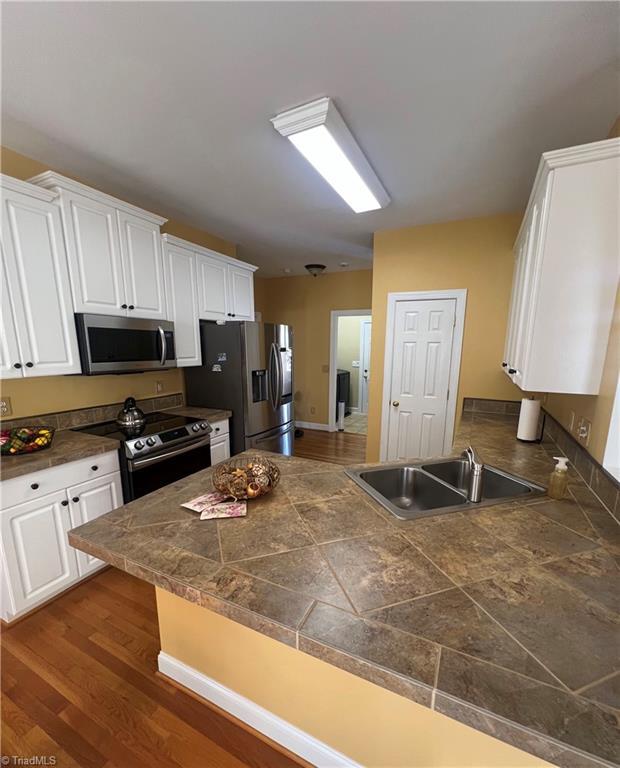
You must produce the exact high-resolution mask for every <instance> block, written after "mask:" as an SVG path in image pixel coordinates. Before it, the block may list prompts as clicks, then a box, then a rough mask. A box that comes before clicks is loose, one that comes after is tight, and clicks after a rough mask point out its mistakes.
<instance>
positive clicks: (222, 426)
mask: <svg viewBox="0 0 620 768" xmlns="http://www.w3.org/2000/svg"><path fill="white" fill-rule="evenodd" d="M209 424H211V426H212V427H213V432H211V440H215V438H216V437H221V436H222V435H227V434H228V419H221V420H220V421H210V422H209Z"/></svg>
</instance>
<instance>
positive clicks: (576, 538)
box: [69, 414, 620, 768]
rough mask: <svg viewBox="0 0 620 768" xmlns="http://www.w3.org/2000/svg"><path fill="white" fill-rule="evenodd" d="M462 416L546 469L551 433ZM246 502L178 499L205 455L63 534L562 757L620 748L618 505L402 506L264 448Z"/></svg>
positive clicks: (508, 457) (188, 494)
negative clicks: (274, 476)
mask: <svg viewBox="0 0 620 768" xmlns="http://www.w3.org/2000/svg"><path fill="white" fill-rule="evenodd" d="M514 432H515V422H514V419H512V418H507V417H493V416H479V415H476V414H470V415H468V416H466V417H464V420H463V423H462V425H461V429H460V432H459V436H458V439H457V444H456V446H455V449H456V450H460V449H461V447H462V445H463V444H465V443H466V442H468V441H469V440H470V439H471V440H472V442H473V443H474V445H475V446H476V448H477V449H479V450H480V452H481V454H482V456H483V458H484V459H485V460H486V461H487V462H488V463H489V464H496V465H498V466H500V467H503V468H505V469H507V470H509V471H510V470H512V471H513V472H515V473H516V474H522V475H524V476H526V477H529V478H532V479H534V480H538V481H542V482H545V480H546V478H547V477H548V474H549V472H550V470H551V468H552V466H553V462H552V460H551V458H550V457H551V454H552V453H554V452H555V451H556V450H557V448H555V447H554V446H553V445H551V444H549V445H546V444H544V443H543V444H542V445H530V444H522V443H518V442H517V441H516V440H515V438H514ZM273 458H274V459H275V461H276V462H277V463H278V465H279V466H280V468H281V471H282V479H281V481H280V484H279V486H278V487H277V488H276V489H275V490H274V491H273V492H272V493H271V494H269V495H268V496H265V497H263V498H262V499H257V500H254V501H252V502H250V509H249V514H248V516H247V518H244V519H237V520H220V521H204V522H201V521H200V520H198V518H197V516H196V515H194V514H193V513H192V512H189V511H188V510H185V509H183V508H181V507H180V506H179V505H180V503H181V502H184V501H187V500H189V499H191V498H193V497H194V496H197V495H199V494H200V493H204V492H206V491H208V490H210V489H211V488H212V485H211V470H210V469H208V470H204V471H202V472H199V473H197V474H195V475H192V476H191V477H188V478H186V479H185V480H182V481H179V482H177V483H174V484H172V485H170V486H168V487H166V488H164V489H161V490H159V491H156V492H155V493H153V494H151V495H149V496H147V497H144V498H142V499H138V500H137V501H134V502H132V503H130V504H127V505H126V506H124V507H121V508H119V509H117V510H114V511H113V512H110V513H109V514H107V515H105V516H103V517H101V518H99V519H98V520H95V521H93V522H91V523H87V524H86V525H84V526H81V527H79V528H76V529H74V530H73V531H72V532H71V533H70V534H69V537H70V541H71V543H72V544H73V545H74V546H75V547H77V548H78V549H81V550H84V551H85V552H89V553H90V554H92V555H94V556H96V557H100V558H101V559H103V560H105V561H107V562H109V563H111V564H112V565H114V566H116V567H117V568H120V569H122V570H125V571H127V572H129V573H131V574H134V575H136V576H137V577H139V578H142V579H144V580H146V581H149V582H150V583H152V584H155V585H157V586H159V587H161V588H163V589H166V590H169V591H171V592H173V593H174V594H177V595H180V596H182V597H184V598H185V599H187V600H190V601H193V602H196V603H199V604H201V605H203V606H205V607H207V608H209V609H211V610H213V611H215V612H217V613H221V614H223V615H225V616H228V617H229V618H231V619H233V620H235V621H238V622H239V623H242V624H245V625H246V626H249V627H252V628H253V629H255V630H257V631H259V632H262V633H264V634H266V635H269V636H271V637H274V638H276V639H277V640H280V641H281V642H284V643H287V644H289V645H292V646H297V647H298V648H299V650H301V651H303V652H305V653H309V654H311V655H313V656H316V657H318V658H320V659H323V660H324V661H326V662H327V663H331V664H334V665H335V666H338V667H341V668H343V669H346V670H348V671H349V672H351V673H353V674H357V675H359V676H360V677H363V678H366V679H368V680H370V681H372V682H374V683H376V684H377V685H380V686H383V687H385V688H388V689H390V690H392V691H395V692H396V693H398V694H400V695H402V696H406V697H408V698H410V699H413V700H414V701H416V702H419V703H421V704H424V705H426V706H429V707H433V708H434V709H435V710H437V711H438V712H442V713H444V714H446V715H448V716H450V717H452V718H455V719H457V720H460V721H462V722H464V723H466V724H468V725H470V726H472V727H474V728H477V729H478V730H482V731H485V732H486V733H489V734H491V735H492V736H495V737H496V738H499V739H502V740H504V741H506V742H509V743H511V744H514V745H515V746H517V747H520V748H522V749H524V750H526V751H529V752H531V753H533V754H536V755H538V756H539V757H541V758H543V759H546V760H548V761H549V762H552V763H555V764H557V765H560V766H566V768H577V767H578V768H593V766H601V765H610V764H614V760H618V756H619V741H618V724H619V720H620V709H618V707H620V700H619V699H620V676H619V674H618V672H617V670H618V650H619V645H620V644H619V643H618V637H619V626H618V625H619V621H620V620H619V616H618V611H619V609H620V608H619V602H620V579H619V571H618V567H617V564H616V562H615V559H614V558H616V557H618V555H620V536H619V531H620V528H619V527H618V525H617V523H616V521H615V519H614V518H613V517H612V516H611V515H610V514H609V513H608V512H607V511H606V510H605V509H604V507H602V506H601V505H600V504H599V502H598V500H597V499H596V497H595V496H593V495H592V494H591V493H590V492H589V491H588V489H587V487H586V486H585V485H584V483H583V482H582V481H581V479H580V477H579V476H578V475H577V474H576V473H574V472H571V484H570V496H569V497H568V498H566V499H565V500H563V501H561V502H558V501H552V500H549V499H546V498H545V497H538V498H537V499H533V500H531V503H530V504H527V505H521V504H515V503H511V504H504V505H498V506H494V507H485V508H483V509H480V510H472V511H468V512H461V513H451V514H448V515H444V516H437V517H430V518H425V519H422V520H417V521H406V522H402V521H399V520H397V519H396V518H394V517H392V516H391V515H390V514H389V513H387V512H386V511H385V510H384V509H383V508H382V507H380V506H379V505H378V504H376V503H375V502H374V501H373V500H372V499H371V498H370V497H369V496H367V495H366V494H364V493H363V491H361V489H360V488H359V487H358V486H356V485H355V484H354V483H353V482H352V481H351V480H350V479H349V478H348V477H347V476H346V475H345V474H344V472H343V470H342V467H340V466H337V465H333V464H328V463H323V462H316V461H309V460H305V459H300V458H287V457H283V456H273Z"/></svg>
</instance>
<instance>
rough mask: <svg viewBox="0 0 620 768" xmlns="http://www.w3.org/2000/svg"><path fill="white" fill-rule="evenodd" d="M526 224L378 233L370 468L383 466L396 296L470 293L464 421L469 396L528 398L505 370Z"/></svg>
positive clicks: (461, 393)
mask: <svg viewBox="0 0 620 768" xmlns="http://www.w3.org/2000/svg"><path fill="white" fill-rule="evenodd" d="M521 219H522V214H521V213H511V214H501V215H498V216H489V217H485V218H479V219H467V220H464V221H452V222H445V223H441V224H429V225H425V226H420V227H408V228H406V229H397V230H388V231H384V232H376V233H375V239H374V258H373V282H372V297H373V303H372V319H373V329H372V354H371V368H372V371H373V375H372V377H371V381H370V395H369V414H368V447H367V459H368V461H377V460H378V459H379V442H380V437H381V405H382V397H383V358H384V354H385V333H386V327H385V324H386V313H387V295H388V293H393V292H398V291H429V290H447V289H452V288H467V308H466V314H465V332H464V337H463V352H462V357H461V372H460V379H459V390H458V399H457V410H456V412H457V419H458V418H459V416H460V414H461V411H462V406H463V398H465V397H480V398H491V399H499V400H502V399H505V400H518V399H520V398H521V396H522V393H521V390H519V389H518V388H517V387H516V386H515V385H513V384H512V383H511V382H510V381H509V380H508V378H507V377H506V376H505V374H504V373H503V372H502V370H501V367H500V363H501V361H502V355H503V351H504V337H505V334H506V325H507V322H508V307H509V303H510V291H511V286H512V272H513V267H514V258H513V254H512V246H513V243H514V240H515V237H516V234H517V231H518V229H519V225H520V223H521Z"/></svg>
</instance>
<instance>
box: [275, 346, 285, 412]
mask: <svg viewBox="0 0 620 768" xmlns="http://www.w3.org/2000/svg"><path fill="white" fill-rule="evenodd" d="M273 346H274V350H275V354H276V370H277V374H278V388H277V390H276V392H277V394H278V398H277V400H276V409H277V408H280V407H281V406H282V398H283V397H284V370H283V368H282V355H281V354H280V348H279V347H278V345H277V344H274V345H273Z"/></svg>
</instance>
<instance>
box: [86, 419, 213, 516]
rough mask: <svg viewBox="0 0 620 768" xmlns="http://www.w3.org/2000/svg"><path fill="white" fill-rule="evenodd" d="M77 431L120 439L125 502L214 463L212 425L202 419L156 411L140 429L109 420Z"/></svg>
mask: <svg viewBox="0 0 620 768" xmlns="http://www.w3.org/2000/svg"><path fill="white" fill-rule="evenodd" d="M74 431H76V432H86V433H88V434H91V435H99V436H102V437H109V438H112V439H114V440H118V441H120V443H121V446H120V449H119V460H120V467H121V477H122V481H123V496H124V499H125V502H128V501H133V499H137V498H139V497H140V496H145V495H146V494H147V493H151V491H156V490H157V489H158V488H162V487H163V486H164V485H168V484H170V483H174V482H175V481H176V480H180V479H181V478H182V477H186V476H187V475H192V474H193V473H194V472H198V471H199V470H201V469H205V468H206V467H210V466H211V431H212V428H211V425H210V424H209V422H208V421H204V420H201V419H196V418H192V417H189V416H179V415H176V414H171V413H165V412H164V411H156V412H155V413H147V414H146V416H145V423H144V424H143V425H142V426H141V427H139V428H137V429H122V428H121V427H119V425H118V424H117V423H116V421H105V422H103V423H101V424H90V425H88V426H86V427H78V428H76V429H75V430H74Z"/></svg>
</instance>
